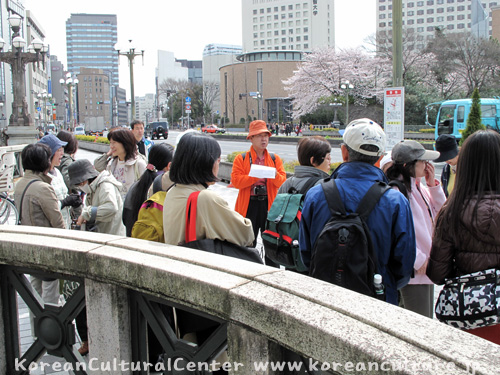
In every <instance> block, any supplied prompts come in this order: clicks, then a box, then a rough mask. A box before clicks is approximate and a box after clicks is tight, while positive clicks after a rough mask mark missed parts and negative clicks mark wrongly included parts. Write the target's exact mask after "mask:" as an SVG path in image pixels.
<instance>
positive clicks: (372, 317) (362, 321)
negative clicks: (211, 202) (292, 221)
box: [0, 226, 500, 375]
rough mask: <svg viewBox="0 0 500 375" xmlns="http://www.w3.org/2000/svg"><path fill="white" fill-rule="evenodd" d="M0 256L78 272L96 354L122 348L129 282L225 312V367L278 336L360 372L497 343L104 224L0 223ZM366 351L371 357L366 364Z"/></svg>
mask: <svg viewBox="0 0 500 375" xmlns="http://www.w3.org/2000/svg"><path fill="white" fill-rule="evenodd" d="M1 265H4V266H9V267H22V268H23V269H27V270H34V271H45V272H52V273H56V274H60V275H63V276H64V275H68V276H72V277H82V278H84V279H85V295H86V303H87V306H86V308H87V313H88V326H89V336H90V357H94V358H97V359H98V360H99V361H101V362H102V361H113V359H115V360H118V362H119V361H121V360H124V361H131V360H132V354H131V353H132V349H131V348H132V343H131V334H130V322H131V318H130V316H129V314H130V308H129V307H130V298H131V297H130V292H131V291H134V292H138V293H142V294H144V295H150V296H153V297H154V298H158V299H162V300H165V301H168V302H171V303H173V304H176V305H180V306H186V307H187V308H190V309H194V310H196V311H199V312H200V313H203V314H209V315H210V316H213V317H215V318H217V319H220V320H221V321H225V322H227V345H228V356H229V361H230V362H236V363H240V364H241V365H242V366H241V367H239V368H238V371H231V372H230V373H233V374H238V375H239V374H242V375H246V374H249V375H250V374H252V375H254V374H273V373H276V372H273V371H272V370H270V369H267V370H259V371H257V370H256V369H255V367H254V362H271V361H280V360H282V358H281V353H282V351H281V350H280V349H281V348H280V346H282V347H285V348H288V349H290V350H292V351H293V352H296V353H298V354H300V355H302V356H305V357H306V358H311V360H310V361H311V362H313V363H314V362H317V366H318V368H319V367H320V366H321V364H329V366H330V368H332V365H335V364H337V365H335V366H336V367H335V368H334V369H335V371H336V373H339V374H352V373H353V372H354V373H356V371H354V370H355V369H357V368H358V367H359V368H361V369H362V368H366V371H360V372H358V373H362V374H418V375H425V374H429V375H431V374H432V375H434V374H438V373H439V374H440V375H462V374H463V375H465V374H472V373H473V372H472V370H474V371H475V372H474V373H475V374H482V375H492V374H499V369H500V348H499V347H498V346H496V345H494V344H492V343H489V342H487V341H485V340H482V339H480V338H477V337H475V336H472V335H469V334H467V333H466V332H462V331H460V330H457V329H453V328H450V327H448V326H445V325H444V324H441V323H439V322H437V321H435V320H430V319H426V318H422V317H421V316H419V315H417V314H414V313H412V312H409V311H406V310H404V309H401V308H399V307H396V306H392V305H389V304H387V303H383V302H380V301H378V300H375V299H372V298H369V297H366V296H362V295H359V294H356V293H354V292H351V291H348V290H345V289H343V288H339V287H336V286H334V285H331V284H328V283H325V282H322V281H319V280H315V279H312V278H309V277H306V276H303V275H299V274H296V273H292V272H288V271H284V270H278V269H275V268H270V267H266V266H263V265H259V264H254V263H248V262H245V261H241V260H238V259H233V258H227V257H223V256H220V255H214V254H209V253H205V252H200V251H197V250H192V249H187V248H182V247H177V246H169V245H164V244H158V243H153V242H147V241H142V240H136V239H131V238H124V237H117V236H112V235H106V234H98V233H89V232H78V231H66V230H60V229H52V228H38V227H23V226H0V266H1ZM3 296H4V294H2V298H3ZM2 298H0V308H1V307H2V305H4V302H5V301H3V300H2ZM2 311H4V310H3V309H2ZM4 320H5V312H4V314H2V315H0V375H5V374H8V373H9V372H8V369H7V368H6V365H5V363H6V356H7V354H6V353H7V352H6V350H5V349H4V348H5V346H6V343H7V342H8V340H7V337H6V334H7V333H6V332H7V329H6V325H5V324H4ZM374 363H377V364H378V365H380V366H382V367H383V368H382V367H381V368H378V369H375V368H373V369H372V370H368V369H367V368H368V366H369V364H374ZM405 364H406V366H405ZM352 366H354V367H352ZM398 366H399V368H401V367H402V368H401V369H398ZM96 373H100V374H118V373H120V374H122V373H126V372H121V371H119V372H114V371H99V372H96Z"/></svg>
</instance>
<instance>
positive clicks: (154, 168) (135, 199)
mask: <svg viewBox="0 0 500 375" xmlns="http://www.w3.org/2000/svg"><path fill="white" fill-rule="evenodd" d="M173 153H174V148H173V146H171V145H169V144H167V143H158V144H156V145H153V147H151V149H150V150H149V154H148V165H147V166H146V171H145V172H144V174H143V175H142V176H141V178H140V179H139V181H137V182H136V183H134V184H133V185H132V187H131V188H130V190H129V191H128V193H127V195H126V197H125V200H124V202H123V215H122V220H123V224H125V228H126V230H127V237H131V235H132V227H133V226H134V223H135V222H136V221H137V215H138V214H139V210H140V208H141V205H142V204H143V203H144V201H145V200H146V199H148V198H149V197H150V196H151V192H152V189H151V188H152V185H153V181H155V183H156V184H158V185H159V189H158V190H161V177H160V178H158V179H157V178H156V177H158V176H160V175H162V174H163V173H164V172H167V171H168V170H169V169H170V164H171V162H172V157H173ZM155 190H157V189H155Z"/></svg>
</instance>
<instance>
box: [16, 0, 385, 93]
mask: <svg viewBox="0 0 500 375" xmlns="http://www.w3.org/2000/svg"><path fill="white" fill-rule="evenodd" d="M24 5H25V8H26V9H29V10H31V11H32V12H33V15H34V17H35V18H36V19H37V20H38V22H39V23H40V24H41V25H42V28H43V30H44V31H45V35H46V38H45V41H46V42H48V43H49V44H50V48H51V53H52V54H53V55H56V56H57V57H58V58H59V60H60V61H62V62H63V64H64V65H65V66H66V20H67V19H68V18H69V17H70V15H71V13H93V14H99V13H101V14H116V15H117V16H118V17H117V19H118V44H117V46H116V47H117V48H120V49H122V50H128V49H129V48H130V43H129V42H128V40H129V39H132V44H133V46H134V47H135V48H136V49H138V50H144V51H145V52H144V65H142V59H141V58H140V57H137V58H136V59H135V65H134V80H135V85H134V89H135V95H138V96H143V95H144V94H146V93H154V92H155V81H154V77H155V68H156V65H157V50H158V49H160V50H166V51H172V52H173V53H174V55H175V57H176V58H178V59H188V60H201V59H202V57H203V48H204V47H205V46H206V45H207V44H210V43H219V44H236V45H241V44H242V38H241V0H182V1H179V0H139V1H136V2H130V1H123V0H45V1H41V0H24ZM375 7H376V1H375V0H336V1H335V25H336V28H335V33H336V45H337V47H340V48H346V47H356V46H358V45H361V44H362V43H363V40H364V39H365V38H366V37H367V36H369V35H370V34H373V33H375V26H376V20H375V14H376V8H375ZM127 64H128V63H127V59H126V57H120V87H122V88H124V89H126V90H127V98H128V96H129V95H130V79H129V70H128V65H127Z"/></svg>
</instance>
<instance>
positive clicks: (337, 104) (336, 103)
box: [329, 98, 342, 126]
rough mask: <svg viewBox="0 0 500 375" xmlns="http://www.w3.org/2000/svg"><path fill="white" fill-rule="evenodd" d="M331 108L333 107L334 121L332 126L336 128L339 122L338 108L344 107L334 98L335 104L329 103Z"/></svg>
mask: <svg viewBox="0 0 500 375" xmlns="http://www.w3.org/2000/svg"><path fill="white" fill-rule="evenodd" d="M329 105H330V106H332V107H333V111H334V112H333V121H332V125H333V126H335V125H336V124H337V122H338V120H337V109H338V107H340V106H342V103H340V102H339V100H338V99H337V98H334V99H333V102H332V103H329Z"/></svg>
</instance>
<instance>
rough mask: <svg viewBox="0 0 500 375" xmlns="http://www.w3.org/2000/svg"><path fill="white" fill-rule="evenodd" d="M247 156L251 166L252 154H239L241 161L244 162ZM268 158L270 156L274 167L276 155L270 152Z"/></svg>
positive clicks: (248, 152)
mask: <svg viewBox="0 0 500 375" xmlns="http://www.w3.org/2000/svg"><path fill="white" fill-rule="evenodd" d="M247 154H248V155H249V158H250V165H252V153H251V152H250V151H247V152H245V153H244V154H241V156H242V157H243V161H245V157H246V156H247ZM269 156H271V159H272V161H273V163H274V164H275V165H276V155H274V152H270V153H269Z"/></svg>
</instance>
